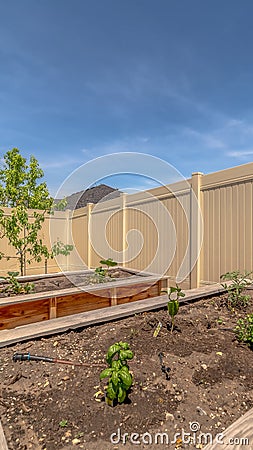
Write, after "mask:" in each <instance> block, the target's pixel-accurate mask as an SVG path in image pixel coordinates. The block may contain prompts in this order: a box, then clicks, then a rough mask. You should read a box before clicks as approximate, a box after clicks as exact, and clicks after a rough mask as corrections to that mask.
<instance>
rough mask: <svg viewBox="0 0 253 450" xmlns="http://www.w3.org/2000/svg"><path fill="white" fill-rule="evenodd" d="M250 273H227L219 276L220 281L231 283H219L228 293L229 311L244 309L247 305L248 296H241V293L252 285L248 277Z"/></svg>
mask: <svg viewBox="0 0 253 450" xmlns="http://www.w3.org/2000/svg"><path fill="white" fill-rule="evenodd" d="M251 274H252V272H244V273H243V274H242V273H240V271H239V270H235V271H233V272H227V273H224V274H223V275H221V276H220V279H221V280H222V281H231V282H232V283H231V284H227V283H221V286H222V287H223V288H224V289H226V291H227V292H228V300H227V304H228V307H229V308H230V309H232V308H240V307H244V306H246V305H247V304H248V302H249V299H250V296H249V295H245V294H243V291H244V290H245V289H246V288H247V286H250V285H251V284H252V280H250V279H249V276H250V275H251Z"/></svg>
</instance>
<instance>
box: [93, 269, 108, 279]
mask: <svg viewBox="0 0 253 450" xmlns="http://www.w3.org/2000/svg"><path fill="white" fill-rule="evenodd" d="M95 273H96V274H97V275H98V276H99V277H105V276H106V269H103V267H96V269H95Z"/></svg>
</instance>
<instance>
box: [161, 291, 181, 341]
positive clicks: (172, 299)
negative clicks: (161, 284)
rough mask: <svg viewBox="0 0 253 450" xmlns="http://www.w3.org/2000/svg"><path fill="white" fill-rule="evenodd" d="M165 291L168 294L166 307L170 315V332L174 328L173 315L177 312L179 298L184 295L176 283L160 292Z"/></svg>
mask: <svg viewBox="0 0 253 450" xmlns="http://www.w3.org/2000/svg"><path fill="white" fill-rule="evenodd" d="M163 292H164V293H166V294H167V295H168V298H169V301H168V304H167V307H168V313H169V315H170V317H171V328H170V332H171V333H172V332H173V330H174V325H175V316H176V315H177V313H178V310H179V301H178V300H179V298H180V297H185V294H184V292H182V289H181V288H180V287H178V285H176V287H173V286H171V287H170V288H168V289H166V290H163V291H162V292H161V293H163Z"/></svg>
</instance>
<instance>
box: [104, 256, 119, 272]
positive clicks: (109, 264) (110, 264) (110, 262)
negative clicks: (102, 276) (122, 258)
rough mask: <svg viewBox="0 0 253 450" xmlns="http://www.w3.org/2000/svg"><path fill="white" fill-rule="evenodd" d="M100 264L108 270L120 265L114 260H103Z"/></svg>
mask: <svg viewBox="0 0 253 450" xmlns="http://www.w3.org/2000/svg"><path fill="white" fill-rule="evenodd" d="M100 264H103V265H105V266H107V270H109V269H110V267H115V266H117V264H118V263H117V262H116V261H113V259H112V258H108V259H101V261H100Z"/></svg>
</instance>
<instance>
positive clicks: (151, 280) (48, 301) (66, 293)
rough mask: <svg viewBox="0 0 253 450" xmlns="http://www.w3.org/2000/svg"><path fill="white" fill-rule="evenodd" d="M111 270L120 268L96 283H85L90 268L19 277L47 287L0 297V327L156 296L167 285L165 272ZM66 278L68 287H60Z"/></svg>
mask: <svg viewBox="0 0 253 450" xmlns="http://www.w3.org/2000/svg"><path fill="white" fill-rule="evenodd" d="M115 270H116V271H117V272H116V273H119V272H120V274H121V275H120V276H119V278H114V280H113V281H110V280H109V281H106V282H103V283H98V284H94V283H93V284H87V277H88V278H89V277H91V280H92V277H93V276H94V271H91V270H85V271H80V272H72V273H68V274H67V277H66V276H64V275H63V274H50V275H47V276H43V275H42V276H31V277H22V281H23V282H34V284H35V288H36V283H37V284H41V285H42V286H43V290H45V280H46V281H47V284H48V285H49V289H50V290H49V291H46V292H35V293H32V294H27V295H24V294H22V295H16V296H15V295H12V296H9V297H6V296H5V297H1V298H0V330H3V329H10V328H15V327H18V326H21V325H26V324H29V323H34V322H40V321H44V320H49V319H55V318H57V317H64V316H68V315H73V314H78V313H81V312H86V311H92V310H95V309H100V308H106V307H108V306H115V305H120V304H123V303H129V302H134V301H137V300H144V299H147V298H151V297H156V296H158V295H159V294H160V292H161V290H162V289H163V288H166V287H167V279H168V277H166V276H164V277H162V278H161V279H158V277H157V276H156V275H154V274H148V273H144V272H139V271H133V270H129V269H125V268H117V269H113V271H112V276H113V275H114V273H115ZM66 279H68V280H70V283H69V284H70V285H71V284H72V287H68V288H64V289H61V286H64V283H65V285H66ZM82 279H83V282H82ZM43 280H44V281H43ZM52 280H54V283H52ZM55 280H56V281H55ZM50 282H51V283H50ZM91 283H92V281H91ZM50 285H51V286H50ZM37 289H38V288H37Z"/></svg>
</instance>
